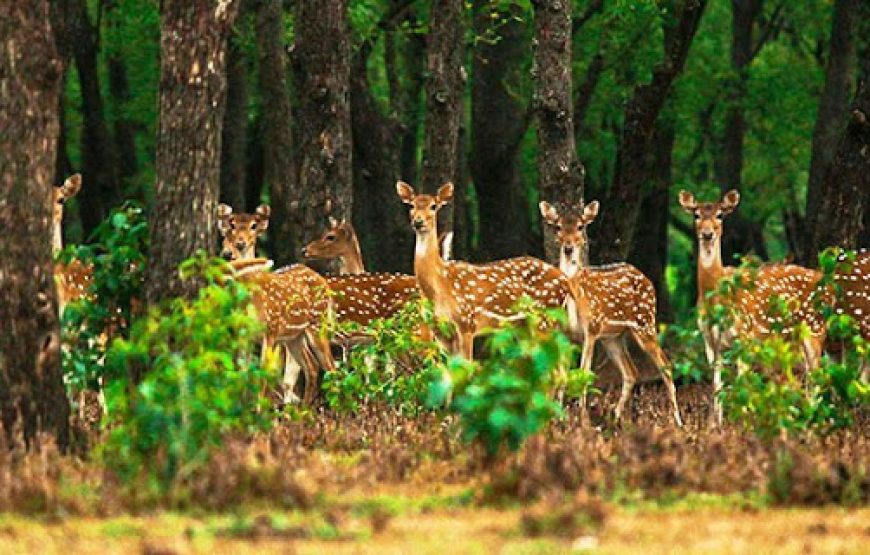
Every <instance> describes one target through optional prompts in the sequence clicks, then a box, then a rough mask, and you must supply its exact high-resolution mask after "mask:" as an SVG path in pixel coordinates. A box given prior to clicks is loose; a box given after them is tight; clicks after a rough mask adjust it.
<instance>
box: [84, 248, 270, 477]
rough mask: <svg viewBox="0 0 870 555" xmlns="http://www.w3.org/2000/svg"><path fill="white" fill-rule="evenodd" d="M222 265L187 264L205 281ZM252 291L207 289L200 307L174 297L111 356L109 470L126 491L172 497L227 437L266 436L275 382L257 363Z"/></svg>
mask: <svg viewBox="0 0 870 555" xmlns="http://www.w3.org/2000/svg"><path fill="white" fill-rule="evenodd" d="M222 265H223V262H222V261H220V260H217V259H214V260H209V259H207V258H206V257H205V256H204V255H202V254H200V255H199V256H198V257H197V259H195V260H194V261H192V262H188V263H186V266H187V267H188V269H189V270H193V269H196V270H197V272H196V273H197V274H199V275H201V276H203V277H208V276H214V275H217V274H220V273H222V270H221V267H222ZM249 298H250V297H249V293H248V291H247V290H246V289H245V288H244V287H243V286H242V285H240V284H238V283H235V282H229V283H227V284H226V285H218V284H216V283H214V281H210V282H209V283H208V285H206V286H205V287H203V288H201V289H200V291H199V294H198V296H197V298H196V299H194V300H192V301H189V300H186V299H173V300H172V301H170V302H168V303H166V304H165V305H164V306H162V307H159V308H152V309H151V310H150V311H149V312H148V314H147V316H145V317H144V318H142V319H140V320H138V321H136V323H135V324H134V325H133V328H132V331H131V334H130V339H129V340H125V339H118V340H116V341H115V342H114V343H113V344H112V346H111V348H110V349H109V352H108V354H107V356H106V366H107V372H109V373H111V375H112V376H113V377H114V379H112V380H110V381H109V383H108V386H107V388H106V402H107V405H108V417H107V419H106V425H107V426H108V429H109V435H108V438H107V440H106V442H105V444H104V445H103V446H102V448H101V454H102V457H103V460H104V461H105V463H106V465H107V466H108V467H109V468H110V469H112V470H113V471H115V472H116V473H117V474H118V475H119V476H120V477H121V478H122V480H123V481H124V482H125V483H127V484H128V485H134V486H138V485H144V486H146V487H147V488H149V491H153V490H156V491H158V492H165V491H167V490H168V489H169V488H171V487H172V486H173V485H175V484H177V483H180V482H182V481H184V480H185V479H186V478H188V477H189V476H190V475H191V474H192V473H193V472H195V471H196V470H197V469H198V468H200V467H201V466H202V465H203V464H205V463H206V462H207V461H208V460H209V457H210V455H211V454H212V453H213V452H214V450H215V448H217V447H218V446H220V444H221V440H222V438H223V437H225V436H226V435H227V434H228V433H231V432H234V431H244V432H253V431H258V430H264V429H266V428H268V426H269V424H270V418H269V417H268V412H267V408H268V403H267V402H266V400H265V399H264V398H263V396H261V395H260V393H261V391H262V390H263V387H264V382H267V381H269V376H268V375H267V374H266V373H265V372H263V370H262V369H261V368H260V367H259V363H258V357H257V356H255V348H256V345H257V339H258V336H259V334H260V333H261V328H260V324H259V323H258V321H257V318H256V315H255V314H254V312H253V308H252V306H251V305H250V303H249Z"/></svg>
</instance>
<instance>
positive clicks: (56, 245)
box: [51, 225, 63, 256]
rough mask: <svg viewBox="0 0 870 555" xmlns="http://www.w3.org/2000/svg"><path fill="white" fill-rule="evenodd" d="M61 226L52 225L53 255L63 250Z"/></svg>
mask: <svg viewBox="0 0 870 555" xmlns="http://www.w3.org/2000/svg"><path fill="white" fill-rule="evenodd" d="M60 227H61V226H59V225H56V226H54V231H53V233H52V235H51V254H52V255H53V256H57V255H58V253H59V252H60V251H62V250H63V233H61V228H60Z"/></svg>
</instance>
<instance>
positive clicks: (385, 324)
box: [323, 301, 446, 414]
mask: <svg viewBox="0 0 870 555" xmlns="http://www.w3.org/2000/svg"><path fill="white" fill-rule="evenodd" d="M423 324H426V325H429V326H431V325H432V311H431V308H429V307H428V306H427V305H425V303H423V302H422V301H414V302H410V303H407V304H406V305H405V306H404V307H403V308H402V310H401V311H399V312H398V313H397V314H396V315H395V316H393V317H392V318H386V319H380V320H376V321H374V322H372V324H371V325H370V326H369V327H368V328H366V329H365V330H362V329H361V328H360V327H359V326H358V325H356V324H353V323H349V324H345V325H343V326H341V327H339V329H338V330H337V331H338V332H339V333H340V334H358V333H360V332H362V331H365V333H366V334H367V335H368V336H369V338H370V342H369V343H367V344H364V345H361V346H358V347H355V348H354V349H353V350H352V351H351V352H350V356H349V357H348V360H347V363H340V364H338V365H337V369H336V371H335V372H329V373H327V374H326V375H325V376H324V379H323V391H324V394H325V397H326V402H327V404H328V405H329V407H330V408H331V409H333V410H335V411H338V412H358V411H359V410H360V409H361V408H362V407H363V406H367V405H370V404H378V403H383V404H386V405H388V406H391V407H394V408H395V409H397V410H398V411H399V412H400V413H403V414H416V413H417V412H418V411H419V410H420V409H421V408H423V403H424V401H425V399H426V394H427V391H428V387H429V382H430V381H431V379H432V376H433V373H435V372H439V370H438V369H439V368H441V367H442V366H443V364H444V363H445V360H446V353H445V351H444V349H443V348H442V347H441V345H440V344H439V343H437V342H435V341H428V340H425V339H423V338H421V336H420V334H419V330H420V329H421V326H422V325H423Z"/></svg>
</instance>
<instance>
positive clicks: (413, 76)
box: [399, 22, 426, 183]
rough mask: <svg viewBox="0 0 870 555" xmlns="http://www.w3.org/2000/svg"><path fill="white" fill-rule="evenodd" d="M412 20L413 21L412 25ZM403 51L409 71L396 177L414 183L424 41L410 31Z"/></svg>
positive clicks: (424, 56) (424, 50) (419, 121)
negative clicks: (398, 167) (397, 174)
mask: <svg viewBox="0 0 870 555" xmlns="http://www.w3.org/2000/svg"><path fill="white" fill-rule="evenodd" d="M414 23H415V22H412V23H411V24H412V25H413V24H414ZM406 40H407V44H406V46H405V48H404V50H403V55H404V58H405V64H404V65H405V68H406V73H407V74H408V87H407V90H406V91H405V94H404V95H403V96H404V101H403V103H402V107H403V110H402V111H403V115H402V116H401V117H402V129H403V131H402V146H401V153H400V154H399V166H400V170H399V176H400V177H401V178H402V179H403V180H404V181H407V182H408V183H417V151H418V146H419V140H418V137H419V133H420V123H421V120H422V117H423V110H422V109H421V106H422V102H421V101H420V96H421V94H422V93H423V84H424V77H425V74H426V67H425V63H426V40H425V38H424V37H423V36H422V35H420V34H418V33H412V34H410V35H409V36H408V37H407V39H406Z"/></svg>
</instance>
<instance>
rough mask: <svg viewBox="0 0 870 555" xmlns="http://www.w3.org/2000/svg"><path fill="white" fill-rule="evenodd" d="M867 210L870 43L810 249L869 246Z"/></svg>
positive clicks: (865, 20) (865, 24) (867, 26)
mask: <svg viewBox="0 0 870 555" xmlns="http://www.w3.org/2000/svg"><path fill="white" fill-rule="evenodd" d="M867 11H870V10H867ZM865 13H866V12H865ZM868 19H870V18H867V17H866V16H864V17H862V24H861V27H863V29H862V30H861V32H862V33H865V32H866V30H867V29H870V21H868ZM859 29H860V27H859ZM863 36H865V37H866V36H867V35H866V34H864V35H863ZM868 210H870V43H866V44H865V46H864V48H863V51H862V53H861V60H860V72H859V77H858V89H857V92H856V93H855V98H854V100H853V101H852V107H851V110H850V115H849V122H848V124H847V126H846V130H845V132H844V133H843V135H842V137H841V138H840V142H839V145H838V146H837V153H836V156H835V157H834V160H833V162H832V163H831V166H830V169H829V170H828V172H827V174H826V175H825V179H824V180H823V182H822V201H821V203H820V206H819V210H818V224H817V225H816V229H815V233H814V234H813V240H812V242H811V243H810V250H809V252H818V251H820V250H822V249H824V248H825V247H828V246H832V245H837V246H841V247H844V248H849V249H852V248H856V247H858V246H867V243H866V242H863V243H859V241H861V240H862V239H863V238H864V234H865V233H866V229H865V227H864V225H865V221H866V220H867V215H866V213H867V211H868Z"/></svg>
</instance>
